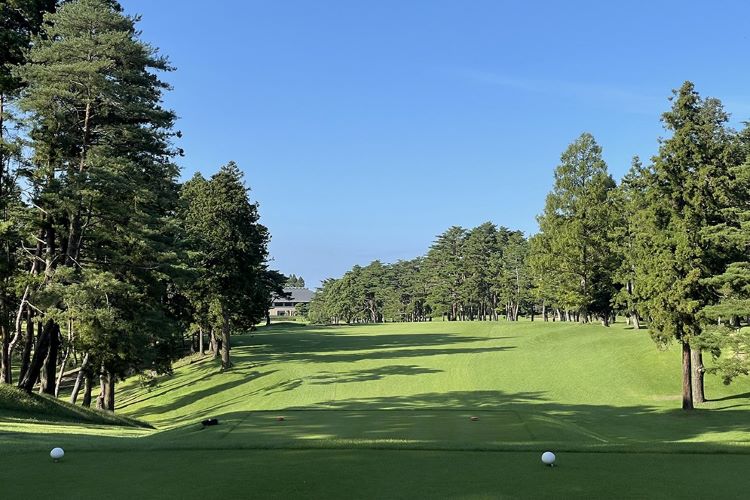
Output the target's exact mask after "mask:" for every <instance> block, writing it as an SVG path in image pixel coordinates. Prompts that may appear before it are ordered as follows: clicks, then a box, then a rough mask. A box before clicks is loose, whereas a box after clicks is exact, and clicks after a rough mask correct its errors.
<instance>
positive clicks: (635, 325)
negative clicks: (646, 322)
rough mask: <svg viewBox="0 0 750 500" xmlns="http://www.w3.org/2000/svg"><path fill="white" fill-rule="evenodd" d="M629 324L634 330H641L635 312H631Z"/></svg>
mask: <svg viewBox="0 0 750 500" xmlns="http://www.w3.org/2000/svg"><path fill="white" fill-rule="evenodd" d="M630 322H631V323H632V324H633V329H634V330H640V329H641V321H640V318H638V313H637V312H635V311H632V312H631V313H630Z"/></svg>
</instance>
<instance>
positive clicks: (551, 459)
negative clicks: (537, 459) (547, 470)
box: [542, 451, 555, 465]
mask: <svg viewBox="0 0 750 500" xmlns="http://www.w3.org/2000/svg"><path fill="white" fill-rule="evenodd" d="M542 462H543V463H544V465H552V464H554V463H555V454H554V453H552V452H551V451H545V452H544V453H542Z"/></svg>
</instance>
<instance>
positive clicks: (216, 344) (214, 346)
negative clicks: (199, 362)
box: [211, 326, 221, 359]
mask: <svg viewBox="0 0 750 500" xmlns="http://www.w3.org/2000/svg"><path fill="white" fill-rule="evenodd" d="M220 349H221V340H220V339H218V338H217V337H216V329H215V328H214V327H213V326H212V327H211V352H212V353H213V356H212V357H213V359H216V358H218V357H219V350H220Z"/></svg>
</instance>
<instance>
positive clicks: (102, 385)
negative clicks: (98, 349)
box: [96, 364, 107, 410]
mask: <svg viewBox="0 0 750 500" xmlns="http://www.w3.org/2000/svg"><path fill="white" fill-rule="evenodd" d="M106 398H107V372H106V371H105V370H104V365H103V364H102V367H101V368H100V369H99V396H98V397H97V398H96V409H97V410H104V409H106V408H105V406H106V404H107V401H106Z"/></svg>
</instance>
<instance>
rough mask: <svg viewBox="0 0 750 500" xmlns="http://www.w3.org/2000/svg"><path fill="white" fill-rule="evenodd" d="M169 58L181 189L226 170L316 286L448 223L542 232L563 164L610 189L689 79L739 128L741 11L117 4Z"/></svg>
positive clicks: (294, 267) (277, 251) (745, 83)
mask: <svg viewBox="0 0 750 500" xmlns="http://www.w3.org/2000/svg"><path fill="white" fill-rule="evenodd" d="M121 3H122V4H123V6H124V7H125V9H126V11H127V12H128V13H130V14H135V13H138V14H142V15H143V20H142V22H141V23H140V28H141V29H142V30H143V39H144V40H146V41H148V42H150V43H152V44H153V45H155V46H156V47H159V48H160V49H161V51H162V52H163V53H164V54H165V55H167V56H169V58H170V60H171V61H172V63H173V64H174V65H175V66H176V67H177V71H176V72H174V73H172V74H170V75H168V76H167V80H168V81H169V82H171V83H172V84H173V85H174V87H175V88H174V91H173V92H171V93H170V94H169V95H168V96H167V105H168V106H170V107H171V108H173V109H175V110H176V112H177V113H178V115H179V116H180V119H179V121H178V128H179V129H180V130H181V131H182V132H183V134H184V136H183V138H182V139H181V140H180V143H179V145H180V146H181V147H182V148H184V150H185V157H184V158H181V159H180V164H181V166H182V167H183V176H184V177H185V178H189V177H190V176H191V175H192V174H193V173H194V172H195V171H197V170H200V171H201V172H203V173H204V174H208V175H210V174H211V173H213V172H214V171H215V170H216V169H217V168H219V167H220V166H221V165H222V164H224V163H226V162H228V161H229V160H234V161H236V162H237V163H238V164H239V165H240V167H241V168H242V169H243V170H244V172H245V173H246V180H247V183H248V185H249V186H250V187H251V188H252V192H251V195H252V197H253V199H254V200H257V201H258V202H259V203H260V212H261V217H262V219H261V220H262V222H263V223H264V224H265V225H267V226H268V227H269V229H270V231H271V234H272V237H273V239H272V242H271V245H270V250H271V254H272V257H273V259H274V261H273V263H272V267H274V268H277V269H279V270H281V271H282V272H285V273H287V274H290V273H295V274H298V275H302V276H303V277H304V278H305V279H306V280H307V282H308V284H310V285H316V284H317V283H318V282H319V281H320V280H321V279H323V278H326V277H337V276H339V275H341V274H342V273H343V272H344V271H346V270H347V269H349V268H350V267H351V266H352V265H354V264H367V263H369V262H370V261H372V260H374V259H380V260H383V261H386V262H392V261H395V260H398V259H406V258H412V257H415V256H417V255H420V254H423V253H424V252H425V251H426V250H427V248H428V247H429V245H430V243H431V242H432V240H433V239H434V237H435V235H437V234H439V233H441V232H442V231H444V230H445V229H447V228H448V227H449V226H451V225H462V226H465V227H472V226H475V225H478V224H480V223H482V222H484V221H487V220H491V221H493V222H495V223H497V224H499V225H504V226H507V227H510V228H514V229H521V230H523V231H524V232H526V233H527V234H530V233H533V232H535V231H536V220H535V216H536V214H538V213H539V211H540V210H541V209H542V207H543V204H544V197H545V195H546V193H547V192H548V191H549V189H550V187H551V185H552V171H553V169H554V168H555V166H556V165H557V163H558V160H559V157H560V153H562V151H563V150H564V149H565V147H566V146H567V145H568V144H569V143H570V142H571V141H573V140H574V139H575V138H576V137H577V136H578V135H579V134H580V133H581V132H584V131H587V132H591V133H592V134H594V136H595V137H596V139H597V140H598V141H599V143H600V144H601V145H602V147H603V148H604V157H605V159H606V160H607V163H608V165H609V168H610V171H611V172H612V174H613V175H614V176H615V177H616V178H617V179H619V178H620V177H621V176H622V175H623V174H624V172H625V171H626V170H627V168H628V166H629V164H630V158H631V157H632V156H633V155H635V154H638V155H640V156H641V157H642V158H648V157H650V156H651V155H652V154H653V153H654V152H655V150H656V148H657V138H658V137H659V136H661V135H663V130H662V128H661V124H660V122H659V116H660V114H661V112H663V111H664V110H665V109H666V108H667V107H668V105H669V103H668V101H667V97H669V95H670V91H671V89H673V88H677V87H679V85H680V84H681V83H682V82H683V81H684V80H688V79H689V80H692V81H694V82H695V83H696V85H697V88H698V90H699V91H700V92H701V93H702V94H703V95H710V96H713V97H718V98H720V99H722V101H723V102H724V103H725V105H726V107H727V109H728V111H730V112H731V113H732V116H733V122H734V123H735V124H737V125H739V124H740V123H741V122H742V121H745V120H747V119H750V65H748V49H750V38H749V36H750V35H749V31H748V28H747V20H748V19H750V3H748V2H742V1H736V2H732V1H719V2H689V1H684V0H683V1H674V2H672V1H663V2H657V1H651V2H635V1H633V2H605V1H591V2H575V1H568V2H562V1H560V2H552V1H550V2H532V1H528V2H521V1H514V2H509V1H500V0H494V1H481V0H471V1H459V0H454V1H439V0H434V1H404V0H401V1H391V0H378V1H367V2H365V1H343V0H342V1H326V0H319V1H302V0H299V1H284V0H265V1H242V0H217V1H214V2H205V1H201V2H199V1H194V0H179V1H178V0H159V1H154V0H121Z"/></svg>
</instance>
